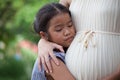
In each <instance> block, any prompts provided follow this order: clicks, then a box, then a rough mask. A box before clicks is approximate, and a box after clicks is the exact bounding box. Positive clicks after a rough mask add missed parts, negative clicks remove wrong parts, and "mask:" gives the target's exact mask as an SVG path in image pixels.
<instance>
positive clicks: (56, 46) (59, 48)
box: [52, 43, 64, 52]
mask: <svg viewBox="0 0 120 80" xmlns="http://www.w3.org/2000/svg"><path fill="white" fill-rule="evenodd" d="M52 45H53V47H54V48H55V49H58V50H60V51H61V52H64V50H63V47H62V46H61V45H58V44H56V43H53V44H52Z"/></svg>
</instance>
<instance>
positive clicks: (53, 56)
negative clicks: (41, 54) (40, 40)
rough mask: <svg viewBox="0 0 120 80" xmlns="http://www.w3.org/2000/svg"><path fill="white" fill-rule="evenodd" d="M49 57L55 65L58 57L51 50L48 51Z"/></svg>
mask: <svg viewBox="0 0 120 80" xmlns="http://www.w3.org/2000/svg"><path fill="white" fill-rule="evenodd" d="M49 54H50V57H51V58H52V60H53V62H54V63H55V64H56V65H59V61H58V59H57V58H56V56H55V55H54V53H53V51H50V53H49Z"/></svg>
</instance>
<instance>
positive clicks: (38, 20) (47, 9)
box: [34, 3, 71, 34]
mask: <svg viewBox="0 0 120 80" xmlns="http://www.w3.org/2000/svg"><path fill="white" fill-rule="evenodd" d="M60 13H68V14H69V15H70V17H71V14H70V11H69V10H68V9H67V8H66V7H65V6H63V5H62V4H59V3H50V4H47V5H45V6H43V7H42V8H41V9H40V10H39V11H38V13H37V15H36V17H35V21H34V30H35V31H36V32H37V33H38V34H39V32H40V31H43V32H47V29H48V28H49V21H50V20H51V19H52V18H53V17H54V16H56V15H58V14H60Z"/></svg>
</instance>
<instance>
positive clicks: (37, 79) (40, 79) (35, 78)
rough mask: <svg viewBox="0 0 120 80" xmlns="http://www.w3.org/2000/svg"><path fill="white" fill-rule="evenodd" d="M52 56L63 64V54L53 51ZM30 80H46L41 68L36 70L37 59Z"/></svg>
mask: <svg viewBox="0 0 120 80" xmlns="http://www.w3.org/2000/svg"><path fill="white" fill-rule="evenodd" d="M54 54H55V56H56V57H57V58H59V59H60V60H61V61H63V62H64V63H65V53H62V52H56V51H54ZM50 59H51V58H50ZM31 80H47V78H46V76H45V70H44V68H43V66H42V68H41V70H39V69H38V59H36V62H35V64H34V67H33V71H32V76H31Z"/></svg>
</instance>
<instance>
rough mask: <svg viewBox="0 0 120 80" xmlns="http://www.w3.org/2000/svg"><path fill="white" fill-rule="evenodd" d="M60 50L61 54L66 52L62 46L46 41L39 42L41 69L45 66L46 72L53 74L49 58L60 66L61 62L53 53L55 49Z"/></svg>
mask: <svg viewBox="0 0 120 80" xmlns="http://www.w3.org/2000/svg"><path fill="white" fill-rule="evenodd" d="M55 48H56V49H58V50H60V51H61V52H64V50H63V48H62V46H60V45H58V44H56V43H52V42H49V41H47V40H45V39H40V41H39V42H38V59H39V66H38V67H39V69H40V70H41V66H42V65H43V67H44V69H45V71H46V72H52V66H51V63H50V61H49V57H51V59H53V61H54V63H55V64H56V65H59V61H58V60H57V58H56V56H55V55H54V53H53V49H55Z"/></svg>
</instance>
